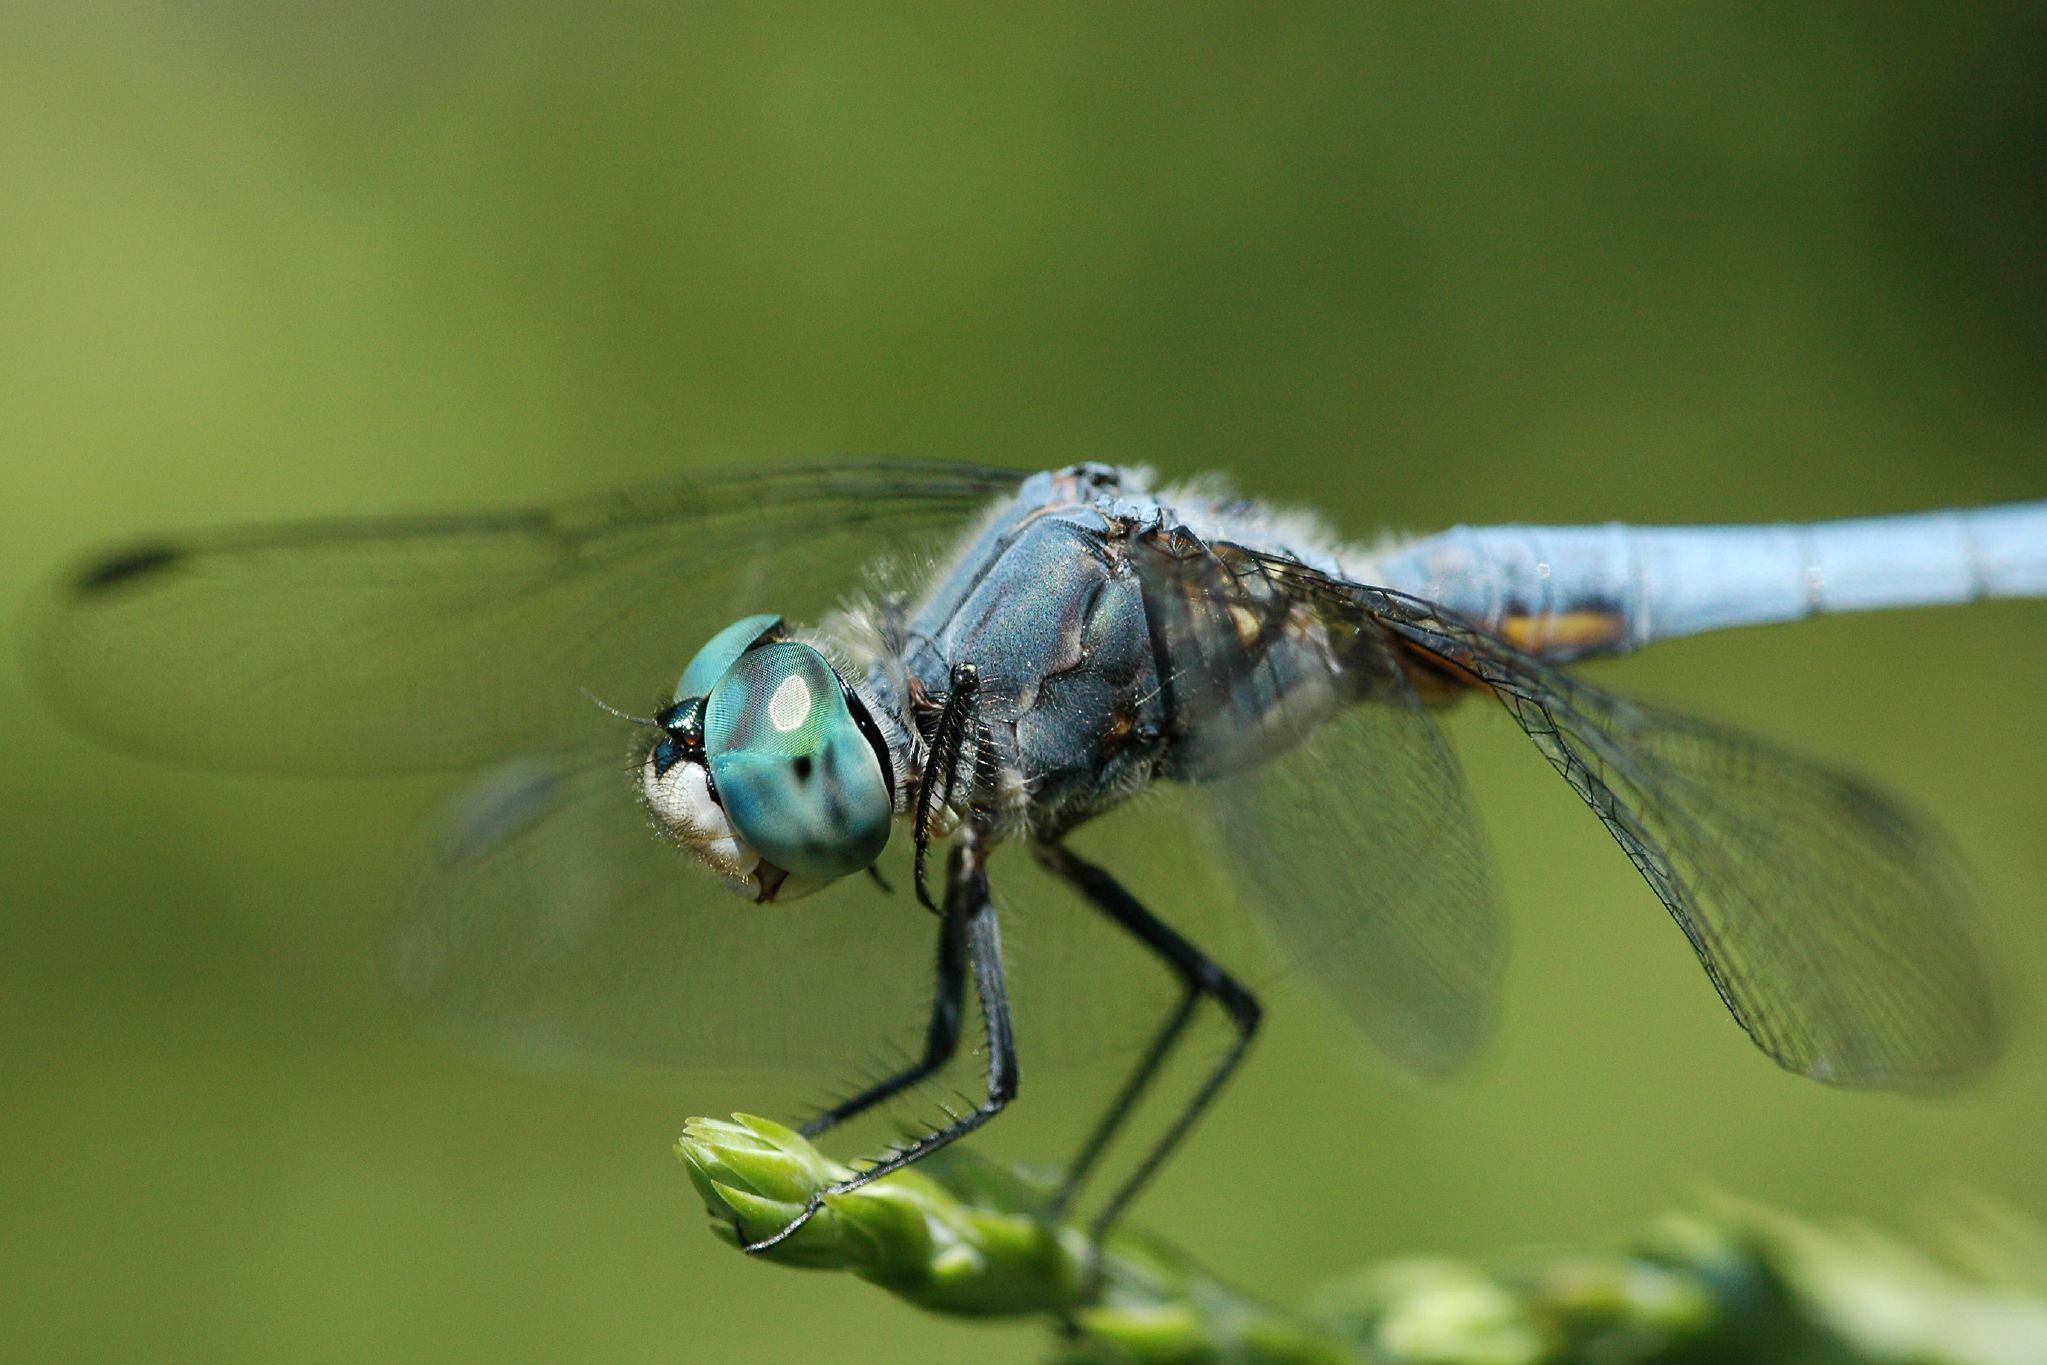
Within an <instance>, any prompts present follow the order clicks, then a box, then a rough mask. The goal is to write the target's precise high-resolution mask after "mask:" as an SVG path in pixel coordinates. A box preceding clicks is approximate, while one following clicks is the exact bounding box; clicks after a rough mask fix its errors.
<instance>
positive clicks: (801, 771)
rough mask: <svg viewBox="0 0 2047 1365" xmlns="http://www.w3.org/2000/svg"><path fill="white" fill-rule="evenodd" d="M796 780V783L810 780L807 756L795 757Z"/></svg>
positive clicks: (808, 756)
mask: <svg viewBox="0 0 2047 1365" xmlns="http://www.w3.org/2000/svg"><path fill="white" fill-rule="evenodd" d="M796 780H797V781H798V782H808V781H809V780H810V755H809V754H798V755H796Z"/></svg>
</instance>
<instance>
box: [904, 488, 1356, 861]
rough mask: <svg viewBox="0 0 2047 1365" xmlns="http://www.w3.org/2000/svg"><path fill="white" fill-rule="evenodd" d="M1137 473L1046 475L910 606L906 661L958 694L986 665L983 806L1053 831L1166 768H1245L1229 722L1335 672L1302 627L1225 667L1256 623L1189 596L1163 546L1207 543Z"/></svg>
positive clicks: (933, 693) (975, 781)
mask: <svg viewBox="0 0 2047 1365" xmlns="http://www.w3.org/2000/svg"><path fill="white" fill-rule="evenodd" d="M1123 479H1124V476H1123V475H1121V473H1120V471H1116V470H1113V469H1109V468H1107V467H1104V466H1098V465H1081V466H1076V467H1073V468H1069V469H1064V470H1059V471H1056V472H1054V473H1051V474H1041V475H1038V476H1036V477H1035V478H1033V479H1031V480H1030V481H1029V482H1027V483H1026V484H1025V485H1024V487H1023V489H1022V490H1021V491H1020V494H1019V496H1018V498H1017V499H1016V500H1015V501H1014V502H1012V503H1011V504H1009V505H1007V506H1006V507H1004V508H1003V509H1002V510H1001V511H1000V512H998V513H997V514H996V515H995V516H993V517H992V518H991V519H990V521H989V522H988V523H987V524H986V525H985V526H984V528H983V529H982V531H981V532H980V534H979V535H978V536H976V537H975V538H974V539H973V540H972V541H970V542H969V543H968V544H967V545H966V547H965V548H964V549H963V550H962V552H961V553H960V554H959V556H958V558H957V559H956V560H955V561H954V563H953V564H952V565H951V566H950V568H948V569H947V570H945V571H943V572H942V573H941V574H940V575H939V577H938V578H937V580H936V581H935V582H934V583H933V584H932V586H931V588H930V589H929V591H928V592H927V593H926V594H925V595H924V597H923V599H922V600H921V601H920V602H919V603H918V604H917V605H916V606H915V608H914V609H913V611H912V615H911V620H910V629H909V638H908V640H907V642H906V646H905V648H904V651H903V654H904V659H903V661H904V663H905V665H906V666H907V670H908V673H909V675H910V677H912V678H913V679H914V680H915V685H916V686H917V687H919V688H921V689H922V691H923V693H924V694H925V696H926V697H927V698H937V697H942V696H943V695H944V693H945V691H946V689H947V687H948V685H949V679H950V676H951V673H952V670H953V668H954V666H955V665H958V664H962V663H970V664H972V665H973V666H974V667H975V669H976V670H977V671H978V673H979V679H980V692H979V697H978V703H977V708H976V713H975V714H976V719H977V721H978V722H979V726H980V732H981V735H982V737H983V741H984V742H983V744H982V746H981V749H980V753H979V755H978V757H979V759H980V762H979V763H978V764H977V765H976V766H974V767H973V768H972V769H971V770H969V769H967V768H966V767H965V766H963V768H962V771H961V773H960V780H961V781H963V782H966V783H969V784H971V786H970V788H968V789H970V790H972V792H973V798H972V799H973V802H974V805H975V806H976V807H977V809H979V810H980V811H982V812H983V813H984V815H985V816H990V817H993V818H994V819H996V820H997V821H998V822H1001V823H1013V822H1016V821H1019V820H1021V821H1023V822H1027V823H1028V824H1029V826H1030V827H1031V829H1032V830H1033V831H1034V832H1035V833H1037V834H1039V835H1041V836H1047V837H1049V836H1052V835H1056V834H1058V833H1062V832H1064V831H1065V830H1066V829H1069V828H1071V827H1072V826H1074V825H1076V824H1078V823H1080V822H1081V821H1083V820H1085V819H1087V818H1089V817H1090V816H1092V815H1095V814H1097V813H1099V812H1101V811H1102V810H1105V809H1107V808H1108V807H1109V806H1112V805H1114V804H1116V803H1117V802H1118V801H1120V800H1122V799H1123V798H1124V797H1126V796H1128V795H1129V794H1130V793H1131V792H1133V791H1134V790H1136V789H1137V788H1138V787H1140V786H1142V785H1143V784H1144V783H1146V782H1148V781H1150V780H1152V779H1154V778H1177V779H1187V778H1204V777H1208V776H1213V775H1216V773H1217V772H1218V771H1220V770H1222V769H1225V768H1228V767H1232V766H1236V765H1237V764H1238V763H1239V762H1240V761H1241V759H1242V754H1241V753H1239V754H1237V755H1236V756H1234V757H1225V756H1224V751H1226V750H1229V749H1232V748H1233V747H1235V746H1232V745H1231V744H1229V743H1228V742H1227V736H1229V735H1231V734H1242V733H1250V732H1255V731H1256V730H1257V729H1258V727H1259V719H1258V718H1259V717H1261V716H1264V715H1269V714H1271V713H1272V712H1273V711H1274V709H1275V703H1276V702H1277V701H1278V700H1279V696H1278V694H1280V693H1286V692H1293V693H1298V692H1301V691H1302V690H1303V686H1302V685H1303V682H1304V680H1307V679H1308V678H1310V677H1311V676H1319V677H1326V673H1322V672H1320V671H1319V670H1317V669H1316V668H1315V667H1313V666H1312V665H1313V663H1314V661H1315V658H1316V657H1317V656H1316V654H1315V651H1314V650H1313V649H1312V648H1310V647H1308V646H1305V645H1301V644H1299V643H1298V642H1296V643H1293V644H1282V645H1279V646H1278V647H1276V648H1275V647H1274V646H1273V645H1272V644H1271V643H1270V642H1268V643H1267V644H1266V645H1265V646H1263V647H1262V648H1261V650H1260V654H1261V660H1262V666H1260V667H1256V668H1246V669H1242V670H1241V671H1237V670H1230V669H1223V670H1221V671H1220V673H1219V672H1218V670H1217V669H1216V667H1215V660H1216V659H1217V658H1219V657H1223V656H1227V655H1228V654H1230V652H1231V651H1232V650H1235V649H1237V648H1238V645H1239V639H1238V634H1237V632H1238V629H1239V626H1240V622H1239V621H1238V619H1237V618H1234V617H1232V616H1231V614H1230V613H1229V612H1228V611H1227V610H1226V609H1223V608H1222V607H1221V606H1220V605H1219V604H1208V605H1209V606H1212V607H1213V608H1214V609H1213V610H1212V611H1210V610H1206V609H1204V610H1202V611H1197V612H1195V613H1193V614H1190V613H1189V612H1188V611H1187V610H1186V598H1187V595H1188V592H1189V590H1188V589H1187V588H1185V587H1184V586H1182V585H1181V584H1180V582H1179V580H1178V579H1176V578H1174V577H1173V576H1171V575H1170V574H1168V573H1167V572H1166V569H1165V567H1164V566H1166V565H1167V563H1168V560H1167V558H1166V557H1165V556H1164V554H1163V552H1162V550H1161V548H1160V547H1161V546H1162V545H1165V544H1172V545H1175V546H1178V547H1180V549H1181V550H1182V551H1183V552H1184V551H1186V549H1187V547H1189V546H1192V547H1194V549H1193V551H1192V552H1193V553H1194V554H1195V555H1196V556H1197V557H1199V556H1200V554H1201V550H1200V548H1199V546H1200V542H1199V541H1198V540H1197V539H1196V538H1195V537H1194V536H1193V533H1192V532H1191V531H1190V530H1189V529H1188V528H1187V527H1186V526H1185V525H1184V524H1182V523H1181V521H1180V520H1179V518H1178V517H1177V515H1176V514H1175V513H1174V511H1173V510H1172V509H1170V508H1166V507H1163V506H1162V505H1161V504H1159V503H1158V502H1157V501H1156V500H1154V499H1151V498H1150V496H1149V495H1148V494H1145V493H1143V492H1142V490H1139V489H1134V488H1132V487H1130V486H1128V484H1127V483H1125V482H1123ZM1202 510H1203V511H1205V512H1212V511H1213V508H1212V506H1209V505H1204V506H1203V509H1202ZM1196 595H1197V596H1198V594H1196ZM1162 597H1163V598H1166V599H1171V600H1162ZM1197 661H1198V665H1199V667H1198V670H1197V668H1196V667H1195V664H1196V663H1197ZM1218 677H1221V678H1222V681H1220V682H1216V683H1214V685H1213V686H1199V685H1196V682H1197V680H1199V681H1207V680H1213V679H1216V678H1218ZM1162 678H1164V679H1166V685H1164V686H1162V685H1161V679H1162Z"/></svg>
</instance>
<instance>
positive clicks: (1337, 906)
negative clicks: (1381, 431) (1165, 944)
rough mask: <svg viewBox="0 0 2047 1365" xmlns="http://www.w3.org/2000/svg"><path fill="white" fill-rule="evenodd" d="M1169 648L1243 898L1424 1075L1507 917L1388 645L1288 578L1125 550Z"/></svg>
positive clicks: (1218, 551) (1177, 697) (1238, 565)
mask: <svg viewBox="0 0 2047 1365" xmlns="http://www.w3.org/2000/svg"><path fill="white" fill-rule="evenodd" d="M1133 563H1134V564H1135V566H1136V568H1137V571H1138V572H1139V574H1140V575H1142V576H1143V579H1144V582H1145V599H1146V606H1147V609H1148V610H1149V611H1150V612H1151V613H1152V615H1153V618H1154V625H1155V627H1156V628H1158V629H1160V630H1161V632H1162V635H1163V637H1164V638H1165V639H1166V640H1167V641H1169V642H1170V648H1169V650H1168V651H1167V652H1168V654H1169V655H1170V658H1171V660H1172V664H1171V668H1170V677H1168V678H1167V679H1166V682H1165V687H1164V689H1163V694H1164V695H1167V696H1169V697H1170V698H1171V702H1170V706H1169V708H1168V709H1169V710H1170V711H1171V713H1172V714H1173V715H1174V716H1175V718H1176V725H1175V728H1176V730H1177V732H1178V733H1179V736H1180V738H1179V744H1180V747H1181V748H1182V750H1183V751H1186V752H1188V753H1190V754H1191V755H1192V757H1191V758H1189V759H1186V760H1184V761H1183V762H1184V764H1185V766H1186V767H1187V769H1188V775H1190V776H1194V777H1197V778H1205V779H1208V780H1203V781H1201V782H1200V783H1199V786H1200V789H1201V790H1202V792H1203V793H1204V795H1205V797H1206V803H1207V805H1208V807H1209V812H1210V815H1211V818H1212V819H1213V820H1214V822H1215V826H1216V832H1217V834H1218V836H1219V837H1218V839H1217V846H1218V848H1219V849H1220V851H1221V853H1222V855H1223V857H1224V860H1225V861H1226V862H1228V863H1229V864H1230V865H1231V867H1232V869H1233V871H1234V872H1235V874H1236V879H1237V881H1238V883H1239V885H1240V888H1241V890H1242V891H1243V892H1244V893H1245V894H1246V895H1247V896H1248V897H1249V898H1250V899H1252V900H1253V901H1254V902H1255V903H1256V904H1258V905H1259V906H1260V907H1261V908H1262V909H1263V910H1264V911H1265V914H1266V917H1267V921H1268V923H1269V924H1270V925H1271V926H1272V927H1273V928H1274V929H1276V930H1277V935H1276V936H1277V938H1278V940H1279V941H1278V943H1276V944H1272V945H1268V946H1269V947H1270V948H1271V949H1272V950H1273V956H1274V957H1275V959H1276V960H1275V961H1274V963H1273V965H1274V966H1275V967H1277V968H1278V969H1279V970H1280V971H1282V972H1286V973H1290V974H1291V973H1295V972H1305V973H1306V974H1307V975H1308V976H1309V977H1310V978H1311V979H1313V980H1315V981H1317V982H1318V983H1319V984H1320V985H1322V986H1323V987H1324V988H1325V991H1326V992H1327V993H1328V994H1329V995H1331V996H1332V997H1333V999H1334V1000H1335V1001H1336V1003H1337V1004H1338V1005H1339V1006H1341V1007H1342V1009H1343V1010H1344V1012H1345V1014H1346V1015H1347V1016H1348V1018H1349V1020H1350V1022H1351V1023H1352V1024H1354V1025H1355V1026H1356V1027H1357V1028H1358V1029H1359V1030H1360V1031H1361V1032H1362V1033H1363V1034H1364V1035H1365V1036H1366V1038H1367V1039H1369V1040H1370V1041H1371V1042H1373V1043H1375V1044H1376V1045H1377V1046H1379V1047H1380V1048H1381V1049H1382V1050H1384V1051H1385V1052H1386V1053H1387V1054H1389V1055H1390V1056H1391V1057H1392V1058H1393V1059H1394V1060H1395V1061H1398V1062H1400V1063H1403V1064H1405V1065H1407V1066H1410V1067H1413V1068H1415V1069H1417V1070H1421V1071H1424V1072H1429V1073H1442V1072H1446V1071H1448V1070H1450V1069H1451V1068H1453V1067H1455V1066H1456V1065H1457V1064H1458V1063H1459V1062H1461V1061H1462V1060H1464V1059H1465V1058H1466V1057H1467V1056H1468V1055H1469V1054H1470V1052H1471V1051H1472V1050H1473V1048H1475V1047H1476V1046H1477V1044H1478V1042H1479V1041H1480V1039H1481V1038H1482V1037H1483V1035H1484V1033H1485V1030H1486V1026H1487V1024H1488V1022H1489V1021H1490V1019H1491V1016H1492V1004H1493V997H1494V995H1495V993H1496V988H1497V983H1498V979H1499V973H1500V968H1501V964H1502V960H1503V958H1504V946H1505V919H1504V917H1503V916H1502V914H1501V913H1500V906H1499V897H1498V892H1497V890H1496V888H1495V884H1494V880H1493V876H1492V871H1491V864H1490V861H1489V859H1488V857H1487V853H1486V847H1485V842H1484V839H1483V837H1482V835H1481V834H1480V831H1479V827H1478V823H1477V820H1476V818H1475V817H1474V815H1473V813H1472V810H1471V805H1470V801H1469V798H1468V797H1467V795H1466V792H1465V787H1464V782H1463V780H1462V778H1461V776H1460V775H1459V772H1458V769H1457V764H1456V761H1455V759H1454V758H1452V756H1451V754H1450V749H1449V746H1448V744H1447V743H1446V742H1445V741H1444V739H1443V735H1442V732H1441V731H1440V730H1438V729H1437V727H1436V725H1435V722H1434V721H1432V720H1431V719H1430V718H1429V716H1428V714H1427V713H1426V712H1425V711H1424V710H1423V708H1422V704H1421V702H1420V700H1419V698H1418V697H1417V696H1416V694H1415V691H1414V688H1413V687H1412V686H1411V685H1410V683H1409V681H1408V679H1407V676H1406V673H1405V671H1404V669H1403V668H1402V667H1401V665H1400V663H1399V662H1398V660H1397V659H1396V658H1395V655H1394V646H1393V644H1392V641H1391V640H1390V638H1389V637H1387V635H1386V634H1385V632H1384V630H1383V629H1382V628H1381V627H1379V626H1378V625H1377V624H1375V623H1374V622H1372V621H1371V620H1370V619H1369V618H1364V617H1360V616H1357V615H1356V614H1354V613H1344V612H1331V611H1327V610H1325V609H1324V604H1323V602H1322V601H1320V600H1319V599H1317V598H1315V597H1313V596H1310V595H1307V594H1304V593H1303V592H1302V591H1301V590H1300V589H1301V587H1302V586H1303V585H1304V583H1305V581H1306V580H1304V579H1301V578H1299V577H1297V576H1296V575H1297V574H1298V573H1305V572H1306V571H1305V570H1299V569H1298V566H1290V567H1291V568H1292V569H1293V570H1294V571H1295V572H1290V573H1288V574H1276V573H1271V572H1268V571H1267V568H1266V561H1264V560H1263V559H1261V558H1259V557H1256V556H1248V555H1245V554H1242V553H1240V552H1239V551H1238V550H1237V548H1236V547H1234V546H1230V545H1227V544H1223V545H1215V546H1199V545H1196V544H1194V543H1191V542H1190V541H1188V540H1187V539H1186V538H1185V537H1179V538H1173V537H1171V536H1169V535H1168V536H1150V537H1141V538H1140V540H1139V543H1138V545H1137V546H1136V547H1135V549H1134V551H1133Z"/></svg>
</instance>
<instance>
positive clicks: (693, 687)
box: [675, 616, 782, 701]
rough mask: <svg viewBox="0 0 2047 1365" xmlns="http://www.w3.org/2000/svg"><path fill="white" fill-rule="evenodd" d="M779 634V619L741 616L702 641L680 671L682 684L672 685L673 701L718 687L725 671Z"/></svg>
mask: <svg viewBox="0 0 2047 1365" xmlns="http://www.w3.org/2000/svg"><path fill="white" fill-rule="evenodd" d="M781 630H782V618H781V617H779V616H744V617H741V618H740V619H739V620H737V621H734V622H733V623H732V624H731V625H729V626H727V627H725V629H723V630H721V631H719V632H718V633H717V634H716V635H713V636H712V637H711V638H710V639H709V640H707V641H705V643H704V647H703V648H702V649H700V650H698V651H697V652H696V657H695V658H693V659H691V660H690V661H689V666H688V667H687V668H684V669H683V670H682V681H680V682H678V683H677V684H676V685H675V699H676V700H677V701H688V700H689V699H690V698H691V697H701V696H703V695H704V694H705V693H707V692H709V691H710V690H711V689H712V688H714V687H716V686H717V685H718V679H720V678H722V677H724V676H725V670H726V669H728V668H730V667H732V665H733V662H734V661H735V660H737V659H738V658H739V656H740V655H742V654H744V653H746V651H747V650H749V649H751V648H753V646H754V645H756V644H758V643H760V641H762V640H763V639H766V638H768V637H770V636H773V635H778V634H780V633H781Z"/></svg>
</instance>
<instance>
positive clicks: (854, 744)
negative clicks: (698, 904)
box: [640, 616, 895, 904]
mask: <svg viewBox="0 0 2047 1365" xmlns="http://www.w3.org/2000/svg"><path fill="white" fill-rule="evenodd" d="M675 691H676V699H675V701H674V703H673V704H672V705H670V706H667V707H665V708H663V709H662V711H661V713H660V714H659V715H658V716H656V717H655V724H656V725H658V726H659V727H660V731H661V733H660V735H659V736H658V737H657V738H656V739H655V741H654V742H653V744H652V745H651V746H650V747H649V749H648V751H647V756H646V759H645V761H644V762H643V763H642V764H641V767H640V789H641V794H642V796H643V797H644V799H645V800H646V804H647V809H648V811H649V812H650V813H651V814H652V815H653V817H654V820H655V822H656V823H657V824H659V825H660V826H661V827H662V829H664V830H666V831H667V832H668V833H669V834H671V835H673V836H674V837H675V838H676V839H677V840H678V841H679V842H681V843H682V844H684V845H685V846H686V847H688V848H689V849H690V850H691V851H692V852H694V853H695V854H696V855H697V856H698V857H700V858H702V859H703V860H704V861H705V862H706V863H709V864H710V865H711V867H712V869H713V870H714V871H716V872H717V873H718V874H719V875H720V876H722V877H723V878H724V879H725V884H726V886H728V887H729V888H731V890H732V891H733V892H734V893H735V894H737V895H740V896H742V897H744V898H745V899H747V900H750V901H753V902H756V903H758V904H765V903H767V902H770V901H790V900H795V899H797V898H798V897H800V896H805V895H808V894H810V893H811V892H812V891H815V890H817V889H819V888H820V887H823V886H825V885H827V884H829V883H831V882H833V881H836V880H838V879H839V878H840V877H844V876H846V875H848V874H849V873H854V872H859V871H862V870H864V869H865V868H867V867H868V866H870V865H871V864H872V863H873V862H874V860H875V859H876V858H878V857H880V856H881V851H882V849H883V848H884V847H885V846H886V845H887V843H888V836H889V827H890V824H891V823H892V821H893V819H894V816H895V796H894V793H895V781H894V775H893V771H892V769H893V763H892V761H891V759H890V757H889V750H888V745H887V743H886V742H885V741H884V740H883V738H882V735H881V731H880V730H879V729H878V728H877V727H876V726H875V724H874V721H873V718H872V717H871V716H870V715H869V714H868V711H867V706H866V703H865V702H863V701H862V700H861V699H860V695H859V693H857V692H855V691H854V690H853V689H852V688H851V687H849V686H848V685H847V684H846V681H845V679H843V678H841V677H840V676H839V674H838V671H837V670H836V669H834V668H833V667H832V665H831V663H830V661H829V660H827V659H826V658H825V656H824V655H823V654H821V653H819V652H818V651H817V650H816V649H813V648H812V647H811V646H809V645H807V644H803V643H801V642H799V641H795V640H790V639H788V638H786V636H785V634H784V632H783V629H782V622H781V620H780V619H779V618H777V617H772V616H749V617H747V618H745V619H744V620H741V621H737V622H735V623H733V624H732V625H730V626H728V627H726V628H725V629H724V630H722V631H720V632H718V634H716V635H714V636H712V637H711V640H710V642H709V643H707V644H706V645H705V646H704V647H703V648H702V649H701V650H699V651H698V652H697V656H696V657H695V658H694V659H692V660H690V664H689V667H688V668H686V669H684V670H683V674H682V681H681V682H680V683H679V684H677V686H676V689H675Z"/></svg>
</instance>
